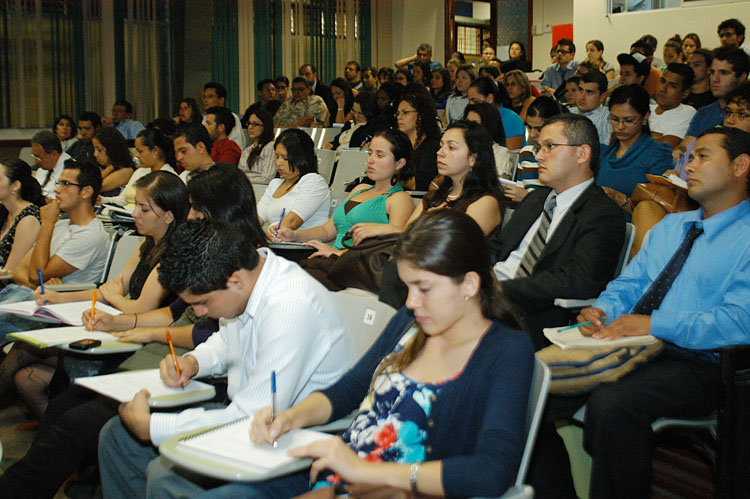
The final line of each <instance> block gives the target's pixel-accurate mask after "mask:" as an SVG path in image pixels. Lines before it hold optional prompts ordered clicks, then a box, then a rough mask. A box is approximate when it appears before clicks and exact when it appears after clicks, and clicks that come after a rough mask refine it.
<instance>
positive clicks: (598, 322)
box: [576, 307, 607, 336]
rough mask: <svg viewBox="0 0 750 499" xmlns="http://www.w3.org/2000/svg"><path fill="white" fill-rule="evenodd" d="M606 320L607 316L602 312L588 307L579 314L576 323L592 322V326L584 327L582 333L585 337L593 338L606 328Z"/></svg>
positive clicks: (581, 329)
mask: <svg viewBox="0 0 750 499" xmlns="http://www.w3.org/2000/svg"><path fill="white" fill-rule="evenodd" d="M606 320H607V316H606V314H605V313H604V312H603V311H602V310H600V309H598V308H596V307H586V308H584V309H583V310H581V313H579V314H578V318H577V319H576V322H578V323H582V322H590V323H591V324H590V325H587V326H582V327H581V328H580V331H581V334H583V335H584V336H591V335H592V334H594V333H596V332H597V331H599V330H600V329H601V328H602V327H604V321H606Z"/></svg>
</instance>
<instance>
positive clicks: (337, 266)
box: [328, 234, 400, 293]
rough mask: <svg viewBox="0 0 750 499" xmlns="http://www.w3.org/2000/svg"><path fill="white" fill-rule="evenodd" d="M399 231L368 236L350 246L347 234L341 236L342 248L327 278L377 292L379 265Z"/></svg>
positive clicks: (384, 260) (391, 253)
mask: <svg viewBox="0 0 750 499" xmlns="http://www.w3.org/2000/svg"><path fill="white" fill-rule="evenodd" d="M399 235H400V234H386V235H382V236H374V237H368V238H367V239H365V240H364V241H362V242H360V243H359V244H358V245H357V246H354V245H353V244H352V242H351V237H348V236H349V234H347V236H345V237H344V240H343V243H342V244H343V245H344V247H345V248H346V249H347V250H348V251H345V252H344V253H343V254H342V255H341V256H339V257H338V259H337V260H336V261H335V262H334V263H333V265H332V266H331V268H330V270H329V272H328V278H329V279H330V280H331V281H333V282H334V283H336V284H338V285H339V286H341V288H342V289H343V288H358V289H366V290H367V291H370V292H372V293H377V292H378V290H379V289H380V279H381V278H382V277H383V268H384V267H385V264H386V263H387V262H388V260H389V259H390V258H391V255H393V249H394V247H395V246H396V240H397V239H398V237H399Z"/></svg>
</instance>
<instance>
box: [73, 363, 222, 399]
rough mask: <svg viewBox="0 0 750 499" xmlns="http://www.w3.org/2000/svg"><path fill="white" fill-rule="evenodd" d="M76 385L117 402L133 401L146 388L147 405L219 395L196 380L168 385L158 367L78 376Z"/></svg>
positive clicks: (210, 387) (209, 397) (208, 386)
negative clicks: (172, 385) (179, 386)
mask: <svg viewBox="0 0 750 499" xmlns="http://www.w3.org/2000/svg"><path fill="white" fill-rule="evenodd" d="M75 384H76V385H80V386H83V387H85V388H88V389H89V390H92V391H95V392H97V393H99V394H101V395H104V396H105V397H109V398H111V399H114V400H117V401H118V402H130V401H131V400H133V397H134V396H135V394H136V393H138V392H139V391H141V390H142V389H144V388H145V389H146V390H148V391H149V393H150V394H151V396H150V397H149V399H148V405H149V406H150V407H154V408H164V407H177V406H181V405H187V404H193V403H195V402H202V401H204V400H210V399H212V398H214V395H216V390H215V389H214V387H213V386H211V385H209V384H207V383H203V382H201V381H196V380H191V381H190V383H189V384H188V385H187V386H186V387H184V388H173V387H171V386H167V385H165V384H164V382H163V381H162V380H161V376H160V374H159V370H158V369H144V370H140V371H125V372H121V373H115V374H105V375H103V376H87V377H85V378H76V380H75Z"/></svg>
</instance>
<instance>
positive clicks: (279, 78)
mask: <svg viewBox="0 0 750 499" xmlns="http://www.w3.org/2000/svg"><path fill="white" fill-rule="evenodd" d="M273 83H274V85H278V84H279V83H283V84H284V85H286V86H287V87H288V86H289V78H287V77H286V76H277V77H276V78H274V80H273Z"/></svg>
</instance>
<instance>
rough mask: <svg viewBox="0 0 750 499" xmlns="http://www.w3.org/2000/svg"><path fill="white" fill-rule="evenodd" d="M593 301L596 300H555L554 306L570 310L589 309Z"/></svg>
mask: <svg viewBox="0 0 750 499" xmlns="http://www.w3.org/2000/svg"><path fill="white" fill-rule="evenodd" d="M595 301H596V298H589V299H588V300H576V299H574V298H555V306H556V307H561V308H565V309H568V310H571V309H576V308H585V307H590V306H591V305H593V304H594V302H595Z"/></svg>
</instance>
